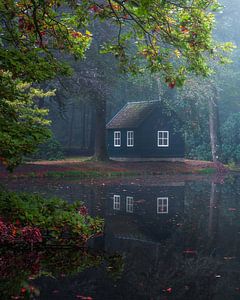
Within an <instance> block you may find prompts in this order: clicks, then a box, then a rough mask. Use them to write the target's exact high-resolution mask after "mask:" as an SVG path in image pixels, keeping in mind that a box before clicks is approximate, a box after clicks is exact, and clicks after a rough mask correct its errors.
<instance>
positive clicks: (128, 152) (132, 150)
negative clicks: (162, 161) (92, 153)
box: [107, 128, 140, 157]
mask: <svg viewBox="0 0 240 300" xmlns="http://www.w3.org/2000/svg"><path fill="white" fill-rule="evenodd" d="M130 130H132V131H134V146H133V147H127V131H130ZM114 131H120V132H121V147H114ZM139 141H140V137H139V134H138V132H137V131H136V128H124V129H108V131H107V147H108V153H109V156H110V157H138V156H140V151H139V150H140V143H139Z"/></svg>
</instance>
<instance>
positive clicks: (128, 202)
mask: <svg viewBox="0 0 240 300" xmlns="http://www.w3.org/2000/svg"><path fill="white" fill-rule="evenodd" d="M126 212H129V213H133V197H128V196H127V197H126Z"/></svg>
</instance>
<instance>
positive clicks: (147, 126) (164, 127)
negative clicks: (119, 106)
mask: <svg viewBox="0 0 240 300" xmlns="http://www.w3.org/2000/svg"><path fill="white" fill-rule="evenodd" d="M180 126H181V124H180V122H179V120H177V118H176V116H175V115H174V114H172V115H166V114H163V113H162V111H161V110H160V109H159V110H156V111H155V112H154V113H153V114H151V115H150V116H149V117H148V118H146V120H145V121H144V122H143V123H142V124H141V126H140V127H139V131H138V134H139V136H141V137H142V138H141V139H140V140H139V149H140V152H141V157H146V158H147V157H156V158H157V157H159V158H160V157H161V158H177V157H178V158H181V157H184V138H183V135H182V133H181V132H180V129H179V128H180ZM158 131H169V146H168V147H158V144H157V132H158Z"/></svg>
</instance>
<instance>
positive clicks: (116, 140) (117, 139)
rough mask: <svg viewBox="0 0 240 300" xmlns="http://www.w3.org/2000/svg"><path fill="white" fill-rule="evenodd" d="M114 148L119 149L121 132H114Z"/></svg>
mask: <svg viewBox="0 0 240 300" xmlns="http://www.w3.org/2000/svg"><path fill="white" fill-rule="evenodd" d="M114 147H121V131H114Z"/></svg>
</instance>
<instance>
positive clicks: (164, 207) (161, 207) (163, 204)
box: [157, 197, 168, 214]
mask: <svg viewBox="0 0 240 300" xmlns="http://www.w3.org/2000/svg"><path fill="white" fill-rule="evenodd" d="M157 213H158V214H167V213H168V197H159V198H157Z"/></svg>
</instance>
